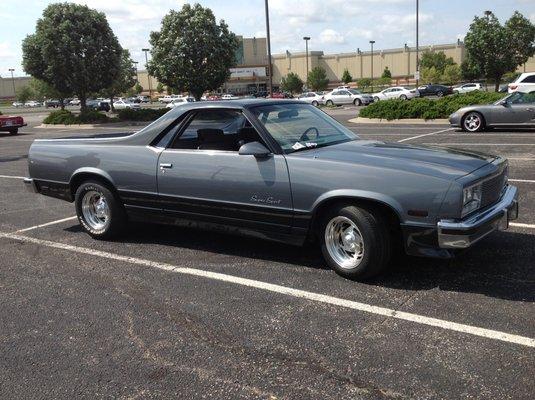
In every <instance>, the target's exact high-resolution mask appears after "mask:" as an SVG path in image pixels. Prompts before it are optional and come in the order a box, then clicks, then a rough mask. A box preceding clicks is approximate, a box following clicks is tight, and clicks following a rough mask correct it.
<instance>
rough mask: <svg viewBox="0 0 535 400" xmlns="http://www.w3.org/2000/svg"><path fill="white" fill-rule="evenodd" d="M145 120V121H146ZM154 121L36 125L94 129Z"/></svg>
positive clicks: (43, 127)
mask: <svg viewBox="0 0 535 400" xmlns="http://www.w3.org/2000/svg"><path fill="white" fill-rule="evenodd" d="M144 122H145V123H144ZM150 122H152V121H132V122H126V123H125V122H123V123H122V124H121V122H115V123H111V124H79V125H77V124H71V125H61V124H41V125H38V126H34V128H36V129H94V128H128V127H129V126H145V125H147V124H148V123H150Z"/></svg>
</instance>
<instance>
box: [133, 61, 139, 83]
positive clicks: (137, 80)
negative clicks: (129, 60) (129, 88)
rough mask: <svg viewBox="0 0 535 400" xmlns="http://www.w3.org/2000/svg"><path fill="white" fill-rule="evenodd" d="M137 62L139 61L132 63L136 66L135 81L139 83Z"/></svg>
mask: <svg viewBox="0 0 535 400" xmlns="http://www.w3.org/2000/svg"><path fill="white" fill-rule="evenodd" d="M138 64H139V61H134V65H135V66H136V82H137V83H139V73H138V70H137V65H138Z"/></svg>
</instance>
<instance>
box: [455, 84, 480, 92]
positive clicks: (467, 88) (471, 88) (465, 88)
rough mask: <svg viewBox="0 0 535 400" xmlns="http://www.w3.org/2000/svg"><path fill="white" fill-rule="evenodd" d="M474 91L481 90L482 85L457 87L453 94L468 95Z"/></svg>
mask: <svg viewBox="0 0 535 400" xmlns="http://www.w3.org/2000/svg"><path fill="white" fill-rule="evenodd" d="M474 90H481V83H465V84H464V85H460V86H455V87H454V88H453V93H468V92H473V91H474Z"/></svg>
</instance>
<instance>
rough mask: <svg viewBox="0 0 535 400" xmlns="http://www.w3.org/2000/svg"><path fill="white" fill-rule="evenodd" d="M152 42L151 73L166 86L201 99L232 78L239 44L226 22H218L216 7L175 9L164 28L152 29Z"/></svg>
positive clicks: (163, 23) (149, 69) (165, 22)
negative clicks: (213, 9)
mask: <svg viewBox="0 0 535 400" xmlns="http://www.w3.org/2000/svg"><path fill="white" fill-rule="evenodd" d="M150 44H151V45H152V50H151V55H152V59H151V60H150V61H149V63H148V71H149V73H150V74H151V75H152V76H155V77H156V78H157V79H158V81H159V82H162V83H163V84H165V85H168V86H172V87H176V88H178V89H180V90H184V91H189V92H190V93H191V94H192V95H193V96H194V97H195V99H197V100H199V99H200V98H201V96H202V94H203V93H204V92H205V91H207V90H216V89H217V88H219V87H220V86H221V85H223V83H225V81H226V80H227V79H228V78H229V77H230V68H231V67H233V66H234V65H235V63H236V52H237V50H238V46H239V42H238V39H237V37H236V35H235V34H234V33H232V32H231V31H229V29H228V26H227V24H226V23H225V21H223V20H221V21H220V22H219V24H218V23H217V22H216V20H215V17H214V14H213V13H212V10H210V9H209V8H204V7H202V6H201V5H199V4H195V5H193V6H191V5H189V4H185V5H184V6H183V7H182V10H180V11H178V12H177V11H174V10H171V11H170V12H169V13H168V14H167V15H166V16H165V17H164V18H163V20H162V26H161V30H160V31H159V32H151V34H150Z"/></svg>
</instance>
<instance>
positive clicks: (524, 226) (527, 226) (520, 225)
mask: <svg viewBox="0 0 535 400" xmlns="http://www.w3.org/2000/svg"><path fill="white" fill-rule="evenodd" d="M509 225H511V226H514V227H516V228H528V229H535V224H520V223H518V222H509Z"/></svg>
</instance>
